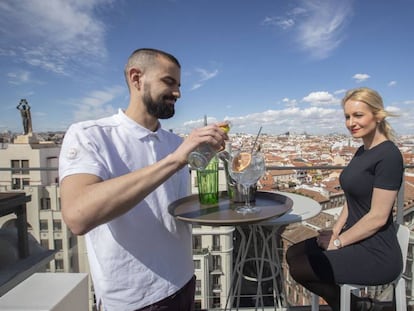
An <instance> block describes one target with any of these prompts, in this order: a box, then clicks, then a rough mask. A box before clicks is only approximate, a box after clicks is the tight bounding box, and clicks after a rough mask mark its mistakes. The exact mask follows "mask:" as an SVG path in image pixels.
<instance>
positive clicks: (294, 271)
mask: <svg viewBox="0 0 414 311" xmlns="http://www.w3.org/2000/svg"><path fill="white" fill-rule="evenodd" d="M286 260H287V263H288V265H289V272H290V275H291V276H292V278H293V279H294V280H295V281H296V282H297V283H299V284H301V285H302V286H303V287H305V288H306V289H308V290H309V291H311V292H312V293H315V294H316V295H318V296H320V297H322V298H323V299H325V301H326V302H327V303H328V304H329V306H330V307H331V309H332V311H340V299H341V289H340V287H339V285H338V284H336V283H335V279H334V274H333V271H332V267H331V264H330V262H329V260H328V258H327V257H326V256H325V253H324V250H323V249H321V248H320V247H319V246H318V245H317V243H316V238H311V239H308V240H305V241H302V242H300V243H297V244H295V245H292V246H291V247H289V249H288V250H287V252H286ZM370 307H371V301H370V300H369V299H367V298H359V297H357V296H355V295H351V310H369V308H370Z"/></svg>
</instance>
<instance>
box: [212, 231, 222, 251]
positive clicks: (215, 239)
mask: <svg viewBox="0 0 414 311" xmlns="http://www.w3.org/2000/svg"><path fill="white" fill-rule="evenodd" d="M213 250H214V251H219V250H220V236H219V235H218V234H214V235H213Z"/></svg>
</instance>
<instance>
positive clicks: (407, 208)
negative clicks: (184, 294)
mask: <svg viewBox="0 0 414 311" xmlns="http://www.w3.org/2000/svg"><path fill="white" fill-rule="evenodd" d="M342 168H343V167H333V166H326V167H325V166H324V167H312V169H315V170H316V169H318V170H334V169H342ZM406 168H407V169H413V168H414V166H406ZM32 169H33V168H32ZM267 169H268V170H286V169H292V170H293V169H295V170H300V169H303V170H305V169H307V170H309V169H310V168H309V167H303V168H298V167H288V168H287V167H270V166H269V167H268V168H267ZM1 170H6V169H0V171H1ZM8 170H9V169H8ZM34 170H42V169H41V168H39V169H34ZM49 170H50V169H49ZM20 190H22V189H20ZM404 190H405V189H404V187H403V188H402V189H401V191H400V194H399V198H398V202H397V204H398V210H399V211H404V213H397V214H396V218H397V219H400V220H401V221H402V220H403V219H404V221H405V223H407V224H409V225H412V224H413V222H414V220H413V218H414V217H413V215H412V205H413V202H412V201H413V199H414V198H411V202H409V203H407V202H404V201H403V198H404ZM0 193H1V189H0ZM56 200H57V199H56ZM405 203H406V204H405ZM404 204H405V205H404ZM48 210H49V209H48ZM51 226H52V227H51ZM53 226H55V229H57V230H58V232H59V233H60V234H64V232H65V230H66V228H65V227H60V226H59V225H58V224H56V225H54V224H53V222H49V229H50V228H52V229H53ZM56 226H57V227H56ZM26 230H27V228H26ZM46 232H48V228H47V227H41V228H40V229H39V238H40V237H42V236H43V235H41V233H46ZM20 241H23V242H20V243H23V244H24V239H23V240H20ZM19 245H20V244H19ZM413 246H414V240H412V241H410V253H409V258H408V264H407V271H406V272H405V277H406V280H407V287H408V288H407V299H408V305H409V310H414V307H413V305H414V298H413V296H412V293H413V291H414V284H413V282H412V275H413V270H414V263H413V256H414V247H413ZM22 249H24V247H23V248H22ZM221 251H223V245H215V244H213V245H212V246H211V247H210V248H205V247H202V248H197V249H194V255H201V256H209V254H217V253H218V252H221ZM50 252H52V253H48V254H49V256H46V257H45V258H43V259H42V260H38V261H37V262H33V263H32V265H31V267H29V268H30V269H29V270H28V271H27V270H26V271H25V272H24V273H22V274H21V276H20V277H18V278H15V279H14V280H13V281H12V283H9V285H8V287H7V288H6V287H4V291H3V293H0V309H1V310H7V308H12V306H13V307H16V309H19V308H20V309H23V307H22V305H21V303H23V302H22V299H21V297H22V295H23V294H22V293H28V292H29V291H32V292H33V289H39V288H43V289H44V290H45V291H47V293H48V295H47V297H48V298H47V299H46V298H45V297H43V296H42V294H41V293H38V295H34V294H33V295H30V296H27V299H29V301H30V302H31V304H30V305H31V306H35V305H36V304H42V303H44V302H43V301H44V300H48V299H49V300H55V301H57V303H61V304H62V306H63V305H66V304H69V306H75V305H76V303H79V300H83V302H82V303H81V306H80V307H78V308H76V310H87V309H88V310H94V307H93V298H92V299H91V297H88V292H89V288H90V287H91V284H90V281H89V280H88V278H86V277H85V273H73V272H77V271H70V273H69V271H66V270H67V269H63V268H59V269H57V270H56V271H61V272H59V273H38V272H39V271H42V270H44V269H45V265H46V264H47V262H49V261H50V260H51V259H56V258H58V259H62V260H63V257H62V256H63V254H62V253H60V252H59V253H58V254H55V251H53V250H51V251H50ZM278 252H279V254H280V258H283V256H284V248H283V247H280V248H278ZM51 254H52V255H51ZM56 256H57V257H56ZM61 257H62V258H61ZM214 267H219V268H220V269H213V270H212V271H210V273H211V274H212V275H216V276H217V275H219V274H220V273H222V265H220V266H217V265H216V266H214ZM282 268H285V266H284V265H282ZM215 272H217V273H215ZM219 272H220V273H219ZM1 276H3V271H2V274H1ZM12 279H13V278H12ZM51 284H61V285H55V286H53V285H52V286H50V285H51ZM62 284H64V285H62ZM283 284H284V285H286V284H287V283H286V282H285V281H284V282H283ZM210 287H211V296H209V297H206V298H207V299H208V300H209V301H210V304H209V306H210V307H208V308H206V309H201V308H199V310H224V309H223V307H222V306H223V303H222V302H221V303H220V301H222V300H223V299H224V298H223V297H225V295H226V293H225V292H224V291H225V290H226V289H225V288H223V286H222V285H221V284H220V283H216V282H211V283H210ZM28 289H29V290H28ZM56 289H59V290H56ZM367 291H368V292H370V293H376V295H378V297H381V296H380V295H384V296H385V297H389V293H388V292H387V291H389V289H387V288H368V289H367ZM298 292H300V291H298ZM198 293H199V294H200V295H202V293H203V291H202V290H201V289H200V290H199V291H198ZM384 293H385V294H384ZM387 293H388V296H387ZM25 295H26V294H25ZM285 295H286V297H285V302H286V305H289V306H285V307H280V306H278V307H273V306H267V307H265V308H263V310H310V309H311V308H310V303H309V301H310V300H309V299H310V297H309V294H308V293H306V292H303V293H302V294H301V297H298V299H291V297H290V296H289V294H285ZM196 298H197V297H196ZM299 298H300V300H301V302H300V303H299V302H298V301H299ZM85 300H86V304H85ZM293 300H295V302H293ZM13 304H14V305H13ZM76 306H77V305H76ZM85 306H87V307H85ZM384 306H391V304H390V302H389V299H388V298H384ZM6 307H7V308H6ZM85 308H86V309H85ZM254 309H255V308H253V307H251V306H250V307H241V308H240V310H246V311H247V310H254ZM27 310H31V309H27ZM32 310H35V309H32ZM45 310H47V309H45ZM50 310H52V309H50ZM59 310H65V309H63V307H62V309H59ZM68 310H69V309H68ZM72 310H73V309H72ZM260 310H262V309H261V308H260ZM320 310H330V308H328V307H327V306H324V305H322V306H321V308H320Z"/></svg>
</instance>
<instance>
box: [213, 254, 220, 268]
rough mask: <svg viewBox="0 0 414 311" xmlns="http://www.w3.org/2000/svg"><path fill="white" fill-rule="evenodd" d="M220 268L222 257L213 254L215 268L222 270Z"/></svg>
mask: <svg viewBox="0 0 414 311" xmlns="http://www.w3.org/2000/svg"><path fill="white" fill-rule="evenodd" d="M220 269H221V257H220V256H213V270H220Z"/></svg>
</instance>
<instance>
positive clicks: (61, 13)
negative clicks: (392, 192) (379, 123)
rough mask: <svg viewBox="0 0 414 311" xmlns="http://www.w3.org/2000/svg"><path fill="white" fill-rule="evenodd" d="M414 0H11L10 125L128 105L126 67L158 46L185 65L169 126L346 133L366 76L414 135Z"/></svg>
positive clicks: (1, 41)
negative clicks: (350, 94) (222, 123)
mask: <svg viewBox="0 0 414 311" xmlns="http://www.w3.org/2000/svg"><path fill="white" fill-rule="evenodd" d="M413 14H414V1H412V0H392V1H391V0H353V1H350V0H341V1H339V0H314V1H310V0H151V1H149V0H51V1H46V0H17V1H16V0H2V1H1V2H0V104H1V113H0V132H2V131H4V130H11V131H16V132H21V131H22V130H23V126H22V124H21V119H20V115H19V112H18V111H17V109H16V106H17V104H18V103H19V101H20V99H22V98H26V99H27V100H28V102H29V104H30V105H31V107H32V119H33V130H34V131H35V132H40V131H48V130H52V131H53V130H65V129H67V127H68V126H69V125H70V124H71V123H73V122H76V121H81V120H86V119H95V118H99V117H102V116H107V115H110V114H112V113H115V112H116V111H117V110H118V108H126V107H127V104H128V92H127V87H126V85H125V82H124V77H123V67H124V64H125V62H126V59H127V58H128V56H129V55H130V53H131V52H132V51H133V50H135V49H136V48H140V47H154V48H159V49H163V50H166V51H168V52H170V53H172V54H174V55H175V56H176V57H177V58H178V59H179V60H180V62H181V65H182V77H181V78H182V81H181V84H182V88H181V91H182V98H181V99H180V100H179V101H178V102H177V103H176V114H175V116H174V117H173V118H172V119H170V120H165V121H162V124H163V126H164V127H166V128H168V129H173V130H174V131H175V132H179V133H184V132H188V130H189V129H191V128H194V127H197V126H199V125H200V124H201V122H202V119H203V116H204V115H205V114H206V115H207V116H208V120H209V122H214V121H219V120H223V119H229V120H231V122H232V124H233V129H232V132H233V133H236V132H247V133H255V132H257V130H258V128H259V127H260V126H263V132H264V133H271V134H279V133H284V132H286V131H291V132H296V133H302V132H307V133H311V134H328V133H334V132H335V133H346V130H345V126H344V118H343V112H342V109H341V107H340V99H341V98H342V97H343V95H344V92H345V90H347V89H350V88H354V87H360V86H368V87H371V88H374V89H376V90H377V91H379V92H380V94H381V95H382V96H383V99H384V103H385V106H386V108H387V109H388V110H389V111H391V112H394V113H397V114H399V117H398V118H390V119H389V121H390V123H391V124H392V125H393V126H394V128H395V130H396V131H397V133H399V134H414V87H413V82H414V76H413V74H414V62H413V55H414V32H413V29H414V18H413Z"/></svg>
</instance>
